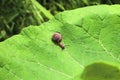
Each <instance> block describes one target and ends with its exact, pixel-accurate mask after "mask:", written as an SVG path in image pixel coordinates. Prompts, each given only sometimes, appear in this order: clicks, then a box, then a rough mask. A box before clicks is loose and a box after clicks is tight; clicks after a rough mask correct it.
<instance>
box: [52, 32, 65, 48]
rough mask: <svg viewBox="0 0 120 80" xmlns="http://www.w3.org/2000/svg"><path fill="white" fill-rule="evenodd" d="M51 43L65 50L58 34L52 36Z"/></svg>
mask: <svg viewBox="0 0 120 80" xmlns="http://www.w3.org/2000/svg"><path fill="white" fill-rule="evenodd" d="M52 41H53V42H54V43H55V44H57V45H58V46H60V47H61V48H62V49H65V46H64V45H63V44H62V36H61V34H60V33H54V34H53V35H52Z"/></svg>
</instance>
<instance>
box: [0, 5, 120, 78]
mask: <svg viewBox="0 0 120 80" xmlns="http://www.w3.org/2000/svg"><path fill="white" fill-rule="evenodd" d="M55 32H60V33H61V34H62V36H63V41H62V43H63V44H64V45H65V49H64V50H62V49H61V48H60V47H59V46H57V45H55V44H54V43H53V42H52V41H51V37H52V35H53V34H54V33H55ZM119 64H120V6H119V5H113V6H107V5H101V6H92V7H86V8H80V9H75V10H71V11H65V12H63V13H60V14H58V15H56V16H55V17H54V18H53V19H52V20H50V21H49V22H46V23H44V24H42V25H41V26H39V27H38V26H30V27H28V28H25V29H23V30H22V32H21V33H20V34H19V35H16V36H13V37H12V38H9V39H7V40H6V41H4V42H1V43H0V80H120V65H119Z"/></svg>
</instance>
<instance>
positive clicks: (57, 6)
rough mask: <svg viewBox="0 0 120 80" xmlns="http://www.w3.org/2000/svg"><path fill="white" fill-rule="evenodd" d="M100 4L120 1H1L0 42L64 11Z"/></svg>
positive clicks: (119, 1) (118, 1)
mask: <svg viewBox="0 0 120 80" xmlns="http://www.w3.org/2000/svg"><path fill="white" fill-rule="evenodd" d="M100 4H108V5H112V4H120V0H0V41H3V40H5V39H7V38H9V37H11V36H13V35H15V34H18V33H19V32H20V31H21V29H22V28H24V27H27V26H29V25H40V24H42V23H44V22H46V21H48V20H49V19H51V18H52V17H53V16H54V15H55V14H57V13H59V12H62V11H64V10H71V9H75V8H80V7H85V6H92V5H100Z"/></svg>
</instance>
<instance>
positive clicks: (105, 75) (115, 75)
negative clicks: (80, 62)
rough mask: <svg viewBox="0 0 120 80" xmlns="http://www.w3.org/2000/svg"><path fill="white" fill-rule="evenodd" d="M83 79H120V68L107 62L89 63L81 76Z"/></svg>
mask: <svg viewBox="0 0 120 80" xmlns="http://www.w3.org/2000/svg"><path fill="white" fill-rule="evenodd" d="M81 78H82V80H120V69H118V68H117V67H115V66H112V65H109V64H105V63H102V62H100V63H94V64H91V65H88V66H87V67H86V68H85V69H84V71H83V73H82V76H81Z"/></svg>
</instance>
